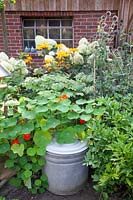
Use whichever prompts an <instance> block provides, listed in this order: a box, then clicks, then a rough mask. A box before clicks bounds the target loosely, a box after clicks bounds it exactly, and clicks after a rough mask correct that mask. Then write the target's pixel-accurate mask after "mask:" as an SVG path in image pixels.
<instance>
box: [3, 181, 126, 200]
mask: <svg viewBox="0 0 133 200" xmlns="http://www.w3.org/2000/svg"><path fill="white" fill-rule="evenodd" d="M0 196H3V197H6V200H99V197H100V195H99V194H98V193H97V192H96V191H95V190H94V189H93V183H92V181H91V180H89V181H88V183H87V185H86V186H85V187H84V189H83V190H81V191H80V192H78V193H77V194H75V195H71V196H58V195H54V194H52V193H50V192H48V191H46V192H45V193H43V194H35V195H33V194H31V193H30V192H28V191H27V189H26V188H23V189H18V188H14V187H12V186H10V185H9V184H8V183H7V184H5V185H4V186H3V187H2V188H1V189H0ZM100 199H101V198H100ZM110 200H122V199H121V198H118V197H112V198H110Z"/></svg>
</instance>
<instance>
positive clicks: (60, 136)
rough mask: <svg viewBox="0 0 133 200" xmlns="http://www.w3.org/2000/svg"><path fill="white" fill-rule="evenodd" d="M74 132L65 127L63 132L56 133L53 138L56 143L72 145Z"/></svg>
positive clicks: (71, 128) (72, 129)
mask: <svg viewBox="0 0 133 200" xmlns="http://www.w3.org/2000/svg"><path fill="white" fill-rule="evenodd" d="M75 135H76V133H75V131H74V128H73V127H67V128H64V129H63V130H60V131H56V132H55V137H56V140H57V142H58V143H60V144H62V143H73V142H74V141H75Z"/></svg>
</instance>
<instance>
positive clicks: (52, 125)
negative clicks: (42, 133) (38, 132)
mask: <svg viewBox="0 0 133 200" xmlns="http://www.w3.org/2000/svg"><path fill="white" fill-rule="evenodd" d="M59 124H60V120H58V119H56V118H54V117H50V118H49V119H48V120H47V122H46V125H45V126H44V127H42V129H43V130H48V129H50V128H56V126H58V125H59Z"/></svg>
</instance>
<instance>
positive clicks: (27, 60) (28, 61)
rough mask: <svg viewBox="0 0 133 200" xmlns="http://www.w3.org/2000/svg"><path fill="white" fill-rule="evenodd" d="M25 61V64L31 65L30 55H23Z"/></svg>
mask: <svg viewBox="0 0 133 200" xmlns="http://www.w3.org/2000/svg"><path fill="white" fill-rule="evenodd" d="M25 57H26V59H25V60H24V62H25V64H28V65H29V64H31V63H32V57H31V55H30V54H25Z"/></svg>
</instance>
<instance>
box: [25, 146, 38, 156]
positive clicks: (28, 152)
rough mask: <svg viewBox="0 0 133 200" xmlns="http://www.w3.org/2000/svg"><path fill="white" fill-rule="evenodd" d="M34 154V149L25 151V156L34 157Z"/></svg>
mask: <svg viewBox="0 0 133 200" xmlns="http://www.w3.org/2000/svg"><path fill="white" fill-rule="evenodd" d="M35 154H36V149H35V148H32V147H29V148H28V149H27V155H28V156H34V155H35Z"/></svg>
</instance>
